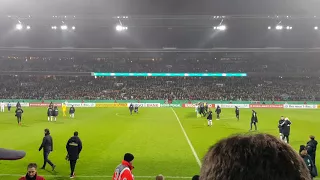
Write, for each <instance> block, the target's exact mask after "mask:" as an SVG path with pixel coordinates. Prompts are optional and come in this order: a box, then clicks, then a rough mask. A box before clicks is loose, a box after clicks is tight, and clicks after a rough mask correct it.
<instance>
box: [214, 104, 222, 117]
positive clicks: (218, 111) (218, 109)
mask: <svg viewBox="0 0 320 180" xmlns="http://www.w3.org/2000/svg"><path fill="white" fill-rule="evenodd" d="M215 112H216V113H217V120H219V119H220V114H221V108H220V106H217V108H216V111H215Z"/></svg>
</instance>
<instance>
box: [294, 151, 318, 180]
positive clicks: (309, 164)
mask: <svg viewBox="0 0 320 180" xmlns="http://www.w3.org/2000/svg"><path fill="white" fill-rule="evenodd" d="M299 154H300V156H301V157H302V159H303V160H304V162H305V164H306V165H307V167H308V170H309V172H310V175H311V179H313V178H314V177H316V176H318V172H317V169H316V167H315V164H314V163H313V161H312V158H311V157H310V156H309V154H308V152H307V148H306V146H305V145H300V150H299Z"/></svg>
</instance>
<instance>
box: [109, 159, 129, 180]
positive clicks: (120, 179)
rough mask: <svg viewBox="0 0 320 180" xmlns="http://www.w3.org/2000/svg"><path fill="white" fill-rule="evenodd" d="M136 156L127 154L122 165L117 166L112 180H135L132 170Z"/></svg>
mask: <svg viewBox="0 0 320 180" xmlns="http://www.w3.org/2000/svg"><path fill="white" fill-rule="evenodd" d="M133 159H134V156H133V155H132V154H130V153H126V154H125V155H124V158H123V161H122V163H121V164H120V165H119V166H117V168H116V170H115V171H114V174H113V177H112V180H134V177H133V174H132V170H133V166H132V162H133Z"/></svg>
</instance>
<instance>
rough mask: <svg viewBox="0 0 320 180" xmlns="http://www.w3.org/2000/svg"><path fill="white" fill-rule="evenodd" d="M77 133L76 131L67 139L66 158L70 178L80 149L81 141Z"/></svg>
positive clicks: (73, 175)
mask: <svg viewBox="0 0 320 180" xmlns="http://www.w3.org/2000/svg"><path fill="white" fill-rule="evenodd" d="M78 135H79V133H78V132H77V131H76V132H74V133H73V136H72V137H71V138H70V139H69V140H68V142H67V145H66V149H67V152H68V155H67V160H69V161H70V170H71V173H70V178H74V177H75V173H74V170H75V168H76V164H77V160H78V159H79V154H80V152H81V150H82V142H81V140H80V138H79V137H78Z"/></svg>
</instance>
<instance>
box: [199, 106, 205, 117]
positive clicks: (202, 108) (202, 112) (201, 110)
mask: <svg viewBox="0 0 320 180" xmlns="http://www.w3.org/2000/svg"><path fill="white" fill-rule="evenodd" d="M200 115H202V116H205V114H204V104H203V103H200Z"/></svg>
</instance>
